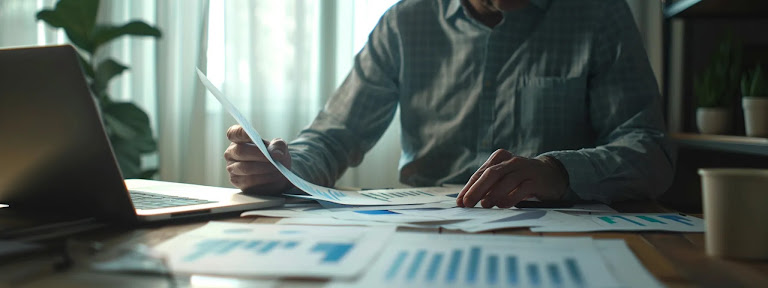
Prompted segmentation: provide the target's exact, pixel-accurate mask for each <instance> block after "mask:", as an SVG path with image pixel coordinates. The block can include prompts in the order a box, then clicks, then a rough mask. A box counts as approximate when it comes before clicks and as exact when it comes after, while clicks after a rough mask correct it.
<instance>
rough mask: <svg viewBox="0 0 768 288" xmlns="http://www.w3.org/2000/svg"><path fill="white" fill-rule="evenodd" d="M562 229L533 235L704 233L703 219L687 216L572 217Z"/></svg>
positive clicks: (550, 227)
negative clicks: (598, 232) (564, 233)
mask: <svg viewBox="0 0 768 288" xmlns="http://www.w3.org/2000/svg"><path fill="white" fill-rule="evenodd" d="M573 216H574V217H572V218H571V219H569V221H567V222H562V223H560V224H559V225H546V226H540V227H532V228H531V231H533V232H579V231H673V232H704V230H705V227H704V219H701V218H697V217H693V216H689V215H685V214H679V213H678V214H672V213H666V214H658V213H642V214H641V213H631V214H629V213H621V214H616V213H611V214H607V213H606V214H591V215H573Z"/></svg>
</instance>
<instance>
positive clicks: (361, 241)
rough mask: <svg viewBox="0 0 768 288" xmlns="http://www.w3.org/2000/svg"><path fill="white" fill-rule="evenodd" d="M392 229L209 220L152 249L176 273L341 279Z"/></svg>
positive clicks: (364, 262)
mask: <svg viewBox="0 0 768 288" xmlns="http://www.w3.org/2000/svg"><path fill="white" fill-rule="evenodd" d="M339 228H340V229H339ZM361 229H362V230H361ZM393 232H394V228H393V227H364V228H361V227H356V229H355V228H350V227H307V226H293V225H292V226H279V225H256V224H235V223H217V222H212V223H209V224H208V225H206V226H204V227H202V228H198V229H196V230H193V231H190V232H188V233H185V234H182V235H179V236H177V237H174V238H173V239H171V240H169V241H167V242H165V243H162V244H161V245H159V246H158V247H157V250H158V251H160V252H162V253H165V254H166V255H167V256H168V261H169V266H170V267H171V269H172V270H173V271H174V272H180V273H205V274H215V275H237V276H300V277H341V278H344V277H352V276H355V275H357V274H359V273H360V272H361V271H362V269H363V267H365V265H367V264H368V263H369V262H370V261H372V260H373V258H374V256H375V255H376V253H377V252H378V251H379V250H380V249H381V247H382V246H383V245H384V244H383V241H382V239H386V238H387V237H389V235H391V234H392V233H393Z"/></svg>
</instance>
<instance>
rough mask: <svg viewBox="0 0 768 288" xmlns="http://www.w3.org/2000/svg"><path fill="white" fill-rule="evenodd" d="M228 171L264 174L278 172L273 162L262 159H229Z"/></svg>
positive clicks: (235, 173)
mask: <svg viewBox="0 0 768 288" xmlns="http://www.w3.org/2000/svg"><path fill="white" fill-rule="evenodd" d="M227 172H229V174H232V175H242V176H248V175H264V174H272V173H276V172H277V168H275V166H274V165H272V163H269V162H261V161H228V163H227Z"/></svg>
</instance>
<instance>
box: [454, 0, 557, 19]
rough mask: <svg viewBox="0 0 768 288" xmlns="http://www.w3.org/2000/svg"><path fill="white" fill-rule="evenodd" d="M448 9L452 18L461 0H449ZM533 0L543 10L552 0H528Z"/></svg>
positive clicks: (459, 8)
mask: <svg viewBox="0 0 768 288" xmlns="http://www.w3.org/2000/svg"><path fill="white" fill-rule="evenodd" d="M448 1H449V3H448V9H447V10H446V11H445V18H450V17H452V16H453V15H454V14H456V13H457V12H459V10H461V8H462V7H461V0H448ZM528 1H531V3H532V4H533V5H536V7H539V9H541V10H546V9H547V7H548V6H549V1H550V0H528Z"/></svg>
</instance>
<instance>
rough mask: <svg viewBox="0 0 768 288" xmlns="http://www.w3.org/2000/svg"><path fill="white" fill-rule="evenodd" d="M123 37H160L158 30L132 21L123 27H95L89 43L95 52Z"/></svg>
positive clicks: (140, 22)
mask: <svg viewBox="0 0 768 288" xmlns="http://www.w3.org/2000/svg"><path fill="white" fill-rule="evenodd" d="M124 35H133V36H152V37H157V38H159V37H161V33H160V30H159V29H157V28H155V27H152V26H149V24H147V23H144V22H142V21H133V22H129V23H127V24H125V25H123V26H112V25H97V26H96V27H95V28H94V29H93V34H92V35H91V36H92V37H91V41H92V43H93V47H94V50H96V49H98V48H99V47H100V46H101V45H103V44H105V43H107V42H109V41H112V40H114V39H116V38H118V37H121V36H124Z"/></svg>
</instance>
